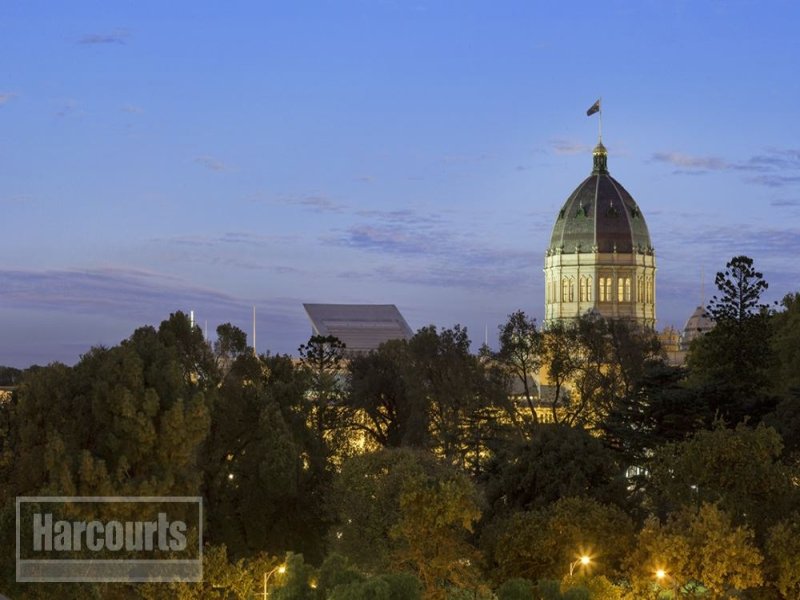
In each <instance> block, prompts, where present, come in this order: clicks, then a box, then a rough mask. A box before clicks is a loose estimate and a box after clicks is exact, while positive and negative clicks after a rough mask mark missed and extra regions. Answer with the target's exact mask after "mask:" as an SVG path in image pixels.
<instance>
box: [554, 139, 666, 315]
mask: <svg viewBox="0 0 800 600" xmlns="http://www.w3.org/2000/svg"><path fill="white" fill-rule="evenodd" d="M592 154H593V162H594V166H593V169H592V173H591V175H589V177H587V178H586V179H585V180H584V181H583V182H582V183H581V184H580V185H579V186H578V187H577V188H576V189H575V191H574V192H572V194H570V196H569V198H567V201H566V202H565V203H564V205H563V206H562V207H561V210H560V211H559V213H558V217H557V219H556V223H555V225H554V227H553V234H552V236H551V237H550V246H549V247H548V249H547V252H546V254H545V264H544V272H545V319H544V326H545V328H546V327H548V326H550V325H552V324H553V323H556V322H559V321H569V320H574V319H577V318H578V317H580V316H581V315H583V314H585V313H587V312H596V313H598V314H599V315H601V316H603V317H605V318H607V319H625V320H628V321H630V322H632V323H636V324H638V325H641V326H644V327H649V328H654V327H655V323H656V287H655V286H656V260H655V251H654V250H653V245H652V243H651V241H650V233H649V232H648V230H647V223H645V220H644V215H642V211H641V210H640V209H639V206H638V205H637V204H636V202H635V201H634V199H633V197H632V196H631V195H630V194H629V193H628V191H627V190H626V189H625V188H624V187H622V185H621V184H620V183H619V182H618V181H617V180H616V179H614V178H613V177H611V175H610V174H609V172H608V152H607V151H606V148H605V146H603V143H602V141H601V142H599V143H598V144H597V146H596V147H595V149H594V150H593V152H592Z"/></svg>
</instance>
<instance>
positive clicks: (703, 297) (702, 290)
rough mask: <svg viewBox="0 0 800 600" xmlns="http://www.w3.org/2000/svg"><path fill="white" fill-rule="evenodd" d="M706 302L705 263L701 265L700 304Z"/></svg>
mask: <svg viewBox="0 0 800 600" xmlns="http://www.w3.org/2000/svg"><path fill="white" fill-rule="evenodd" d="M705 303H706V270H705V265H700V306H703V305H704V304H705Z"/></svg>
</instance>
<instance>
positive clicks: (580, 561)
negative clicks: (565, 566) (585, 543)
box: [569, 554, 592, 578]
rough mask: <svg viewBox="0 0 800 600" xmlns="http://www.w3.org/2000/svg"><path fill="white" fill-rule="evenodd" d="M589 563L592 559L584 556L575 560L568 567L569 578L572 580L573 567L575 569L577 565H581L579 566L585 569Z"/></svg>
mask: <svg viewBox="0 0 800 600" xmlns="http://www.w3.org/2000/svg"><path fill="white" fill-rule="evenodd" d="M591 561H592V559H591V558H590V557H588V556H587V555H585V554H584V555H583V556H581V557H580V558H579V559H577V560H576V561H575V562H573V563H570V565H569V576H570V578H572V574H573V572H574V571H575V567H577V566H578V565H581V566H584V567H585V566H586V565H588V564H589V563H590V562H591Z"/></svg>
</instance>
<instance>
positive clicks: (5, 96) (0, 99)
mask: <svg viewBox="0 0 800 600" xmlns="http://www.w3.org/2000/svg"><path fill="white" fill-rule="evenodd" d="M16 97H17V95H16V94H15V93H14V92H0V105H3V104H5V103H6V102H8V101H9V100H13V99H14V98H16Z"/></svg>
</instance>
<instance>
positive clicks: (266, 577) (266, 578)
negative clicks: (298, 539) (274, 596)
mask: <svg viewBox="0 0 800 600" xmlns="http://www.w3.org/2000/svg"><path fill="white" fill-rule="evenodd" d="M276 572H277V573H279V574H280V575H283V574H284V573H286V565H278V566H277V567H275V568H274V569H272V571H270V572H269V573H264V600H267V583H268V582H269V578H270V577H272V575H273V574H274V573H276Z"/></svg>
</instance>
